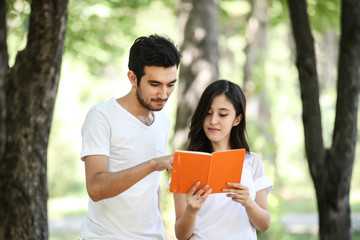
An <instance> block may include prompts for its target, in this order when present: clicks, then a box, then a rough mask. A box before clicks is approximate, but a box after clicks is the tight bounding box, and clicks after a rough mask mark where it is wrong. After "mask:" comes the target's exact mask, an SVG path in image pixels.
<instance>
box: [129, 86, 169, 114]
mask: <svg viewBox="0 0 360 240" xmlns="http://www.w3.org/2000/svg"><path fill="white" fill-rule="evenodd" d="M136 98H137V99H138V101H139V103H140V104H141V106H143V107H144V108H146V109H147V110H149V111H160V110H161V109H163V107H160V108H153V107H151V105H150V104H149V103H146V102H145V100H144V99H143V98H142V96H141V90H139V88H137V89H136ZM151 100H153V99H151ZM154 100H155V101H163V100H164V99H160V98H159V99H154ZM164 101H165V102H166V101H167V99H166V100H164ZM163 106H165V105H163Z"/></svg>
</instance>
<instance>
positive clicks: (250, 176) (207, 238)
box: [190, 152, 273, 240]
mask: <svg viewBox="0 0 360 240" xmlns="http://www.w3.org/2000/svg"><path fill="white" fill-rule="evenodd" d="M241 183H242V184H244V185H246V186H247V187H248V188H249V191H250V197H251V198H252V199H255V196H256V192H257V191H259V190H262V189H266V193H267V194H268V193H269V192H270V191H271V190H272V188H273V183H272V182H270V180H269V179H268V178H267V177H266V175H265V171H264V168H263V165H262V162H261V159H260V157H259V156H258V155H257V154H255V153H252V152H250V153H246V154H245V160H244V166H243V172H242V176H241ZM190 239H191V240H195V239H196V240H198V239H203V240H218V239H226V240H238V239H242V240H255V239H257V236H256V229H255V228H254V227H253V226H252V225H251V223H250V220H249V217H248V215H247V213H246V210H245V208H244V207H243V206H242V205H241V204H240V203H238V202H234V201H232V200H231V198H230V197H227V196H226V193H215V194H210V196H208V198H207V199H206V201H205V202H204V204H203V205H202V207H201V208H200V210H199V212H198V213H197V216H196V223H195V228H194V235H193V236H192V237H191V238H190Z"/></svg>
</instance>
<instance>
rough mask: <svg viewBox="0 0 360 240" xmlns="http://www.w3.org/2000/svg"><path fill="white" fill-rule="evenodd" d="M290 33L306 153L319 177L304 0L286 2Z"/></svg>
mask: <svg viewBox="0 0 360 240" xmlns="http://www.w3.org/2000/svg"><path fill="white" fill-rule="evenodd" d="M288 4H289V10H290V17H291V22H292V31H293V34H294V39H295V43H296V52H297V57H296V65H297V68H298V71H299V80H300V87H301V100H302V105H303V123H304V132H305V149H306V154H307V158H308V162H309V166H310V171H311V174H312V176H313V178H314V177H318V174H319V172H318V170H320V169H321V167H322V166H323V164H324V156H325V150H324V145H323V138H322V125H321V112H320V104H319V86H318V79H317V70H316V57H315V50H314V39H313V36H312V34H311V28H310V24H309V18H308V15H307V9H306V7H307V6H306V2H305V0H288Z"/></svg>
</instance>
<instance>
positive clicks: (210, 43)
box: [172, 0, 219, 149]
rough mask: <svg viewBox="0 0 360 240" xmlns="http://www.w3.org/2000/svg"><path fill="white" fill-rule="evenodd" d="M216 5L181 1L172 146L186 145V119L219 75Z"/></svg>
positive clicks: (203, 0)
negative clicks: (178, 63)
mask: <svg viewBox="0 0 360 240" xmlns="http://www.w3.org/2000/svg"><path fill="white" fill-rule="evenodd" d="M218 8H219V7H218V5H217V4H216V1H215V0H180V1H179V3H178V10H179V25H180V34H182V33H183V34H184V35H181V36H180V44H181V46H180V51H181V54H182V61H181V66H180V73H179V75H180V81H179V85H178V86H179V88H178V104H177V115H176V125H175V136H174V138H173V142H172V145H173V147H174V148H175V149H182V148H184V147H185V144H186V141H187V134H188V131H189V129H188V121H189V118H190V117H191V115H192V113H193V112H194V110H195V107H196V104H197V102H198V100H199V98H200V95H201V94H202V92H203V90H204V89H205V88H206V87H207V85H208V84H209V83H210V82H213V81H215V80H217V78H218V61H219V50H218V35H219V29H218Z"/></svg>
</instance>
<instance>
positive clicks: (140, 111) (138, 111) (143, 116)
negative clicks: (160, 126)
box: [116, 93, 154, 126]
mask: <svg viewBox="0 0 360 240" xmlns="http://www.w3.org/2000/svg"><path fill="white" fill-rule="evenodd" d="M116 101H117V103H118V104H120V106H121V107H123V108H124V109H125V110H127V111H128V112H129V113H130V114H132V115H133V116H134V117H136V118H137V119H139V120H140V121H141V122H142V123H143V124H145V125H147V126H150V125H151V124H152V123H153V122H154V113H153V112H152V111H150V110H148V109H146V108H145V107H143V106H142V105H141V104H140V103H139V101H138V100H137V98H136V97H133V96H132V95H131V94H130V93H129V94H127V95H125V96H123V97H121V98H118V99H116Z"/></svg>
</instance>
